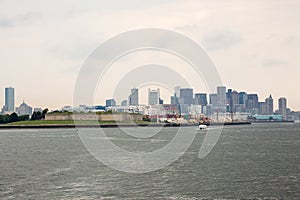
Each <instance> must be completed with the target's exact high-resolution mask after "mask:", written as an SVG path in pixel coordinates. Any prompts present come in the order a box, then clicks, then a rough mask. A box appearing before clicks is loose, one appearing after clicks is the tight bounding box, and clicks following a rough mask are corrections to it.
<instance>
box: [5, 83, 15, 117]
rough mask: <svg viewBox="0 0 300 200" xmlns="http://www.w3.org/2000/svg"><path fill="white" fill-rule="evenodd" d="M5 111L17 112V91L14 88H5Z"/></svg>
mask: <svg viewBox="0 0 300 200" xmlns="http://www.w3.org/2000/svg"><path fill="white" fill-rule="evenodd" d="M4 111H7V112H14V111H15V89H14V88H12V87H8V88H5V106H4Z"/></svg>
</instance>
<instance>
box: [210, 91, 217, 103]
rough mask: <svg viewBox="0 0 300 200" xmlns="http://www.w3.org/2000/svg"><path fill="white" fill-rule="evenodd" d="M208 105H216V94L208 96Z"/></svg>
mask: <svg viewBox="0 0 300 200" xmlns="http://www.w3.org/2000/svg"><path fill="white" fill-rule="evenodd" d="M209 104H210V105H212V106H216V105H217V94H209Z"/></svg>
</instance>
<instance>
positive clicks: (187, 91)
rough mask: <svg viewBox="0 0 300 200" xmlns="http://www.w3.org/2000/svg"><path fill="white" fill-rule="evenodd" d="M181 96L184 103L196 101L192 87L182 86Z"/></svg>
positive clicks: (188, 103) (189, 103)
mask: <svg viewBox="0 0 300 200" xmlns="http://www.w3.org/2000/svg"><path fill="white" fill-rule="evenodd" d="M180 98H182V99H183V104H186V105H191V104H193V101H194V93H193V89H192V88H180Z"/></svg>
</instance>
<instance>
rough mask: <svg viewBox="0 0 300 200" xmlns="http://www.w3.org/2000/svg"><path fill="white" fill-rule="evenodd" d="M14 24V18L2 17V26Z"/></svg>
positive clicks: (0, 22)
mask: <svg viewBox="0 0 300 200" xmlns="http://www.w3.org/2000/svg"><path fill="white" fill-rule="evenodd" d="M13 26H15V23H14V20H11V19H6V18H3V19H0V28H1V27H2V28H10V27H13Z"/></svg>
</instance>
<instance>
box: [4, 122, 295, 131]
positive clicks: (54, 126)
mask: <svg viewBox="0 0 300 200" xmlns="http://www.w3.org/2000/svg"><path fill="white" fill-rule="evenodd" d="M278 123H295V122H294V121H251V122H250V121H245V122H225V123H211V124H207V125H208V126H240V125H251V124H278ZM188 126H198V124H192V123H182V124H176V123H149V124H147V123H136V124H132V123H120V124H118V123H108V124H77V125H75V124H32V125H30V124H28V125H0V130H3V129H59V128H74V129H76V128H118V127H188Z"/></svg>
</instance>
